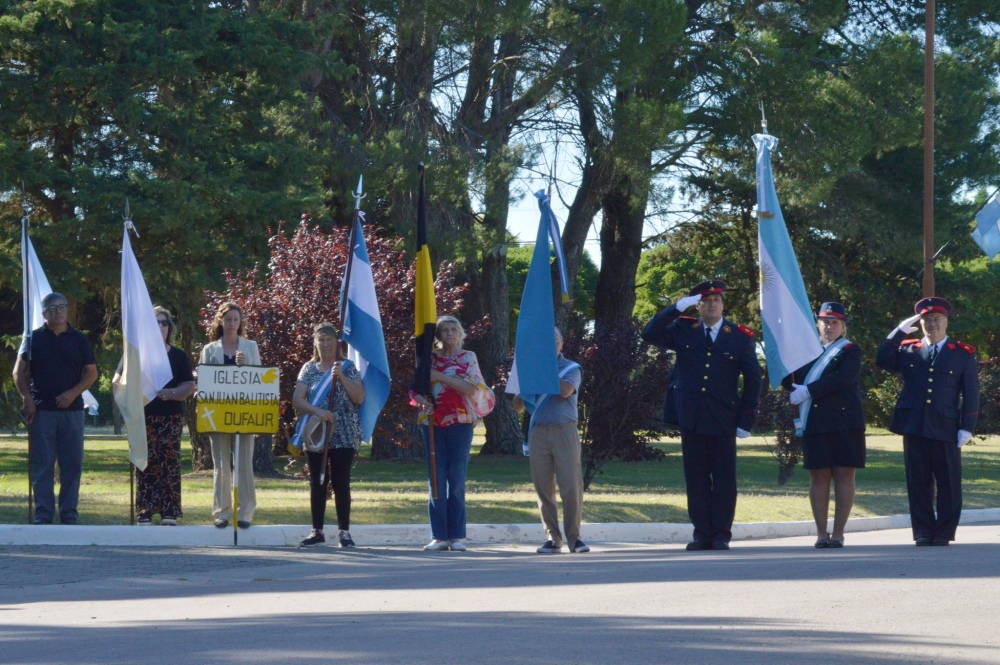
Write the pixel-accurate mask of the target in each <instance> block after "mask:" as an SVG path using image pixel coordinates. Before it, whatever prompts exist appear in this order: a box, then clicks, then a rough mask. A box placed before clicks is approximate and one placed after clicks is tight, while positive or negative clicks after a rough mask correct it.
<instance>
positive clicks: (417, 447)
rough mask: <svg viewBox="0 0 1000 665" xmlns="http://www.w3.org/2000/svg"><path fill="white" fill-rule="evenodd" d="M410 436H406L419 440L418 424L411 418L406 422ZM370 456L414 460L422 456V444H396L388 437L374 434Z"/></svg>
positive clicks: (379, 458)
mask: <svg viewBox="0 0 1000 665" xmlns="http://www.w3.org/2000/svg"><path fill="white" fill-rule="evenodd" d="M406 428H407V430H410V433H411V435H412V436H408V437H407V440H408V441H416V442H419V441H421V435H420V429H419V425H417V423H416V420H415V419H414V418H411V419H410V420H409V421H407V424H406ZM371 458H372V459H375V460H416V459H423V458H424V446H423V444H421V443H416V444H414V445H398V444H397V443H396V442H395V441H393V440H392V439H391V438H390V437H387V436H379V435H377V434H376V435H375V436H373V437H372V452H371Z"/></svg>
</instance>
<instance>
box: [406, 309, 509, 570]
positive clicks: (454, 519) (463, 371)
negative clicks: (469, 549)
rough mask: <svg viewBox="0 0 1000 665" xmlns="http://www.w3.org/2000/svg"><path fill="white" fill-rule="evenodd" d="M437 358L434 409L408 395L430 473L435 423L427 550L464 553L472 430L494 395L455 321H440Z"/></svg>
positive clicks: (433, 380) (489, 408)
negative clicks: (434, 480)
mask: <svg viewBox="0 0 1000 665" xmlns="http://www.w3.org/2000/svg"><path fill="white" fill-rule="evenodd" d="M434 337H435V340H436V341H435V344H434V346H435V349H436V350H435V352H434V358H433V364H432V366H431V393H432V397H433V399H434V401H433V403H431V402H430V401H428V400H427V398H426V397H425V396H423V395H416V394H412V393H411V395H410V397H411V399H412V401H413V403H414V404H416V405H418V406H420V407H421V413H420V417H419V419H418V420H419V422H420V424H421V425H423V426H422V427H421V430H422V431H423V435H424V446H425V448H426V449H427V450H428V455H427V468H428V472H429V471H430V454H429V444H428V435H427V433H428V424H429V423H428V420H429V417H430V416H432V417H433V418H434V449H435V457H436V460H437V465H436V466H437V495H438V498H437V500H436V501H435V500H434V498H433V493H432V494H431V498H430V499H429V500H428V503H427V512H428V513H429V515H430V521H431V533H432V535H433V538H434V539H433V540H431V542H430V543H428V544H427V545H425V546H424V549H425V550H429V551H437V550H446V549H449V548H451V549H452V550H454V551H457V552H461V551H464V550H465V542H464V540H465V476H466V473H467V471H468V468H469V451H470V450H471V448H472V429H473V427H474V426H475V423H476V418H483V417H485V416H487V415H489V413H490V411H492V410H493V401H494V396H493V391H491V390H490V389H489V388H488V387H487V386H486V384H485V383H483V376H482V372H480V371H479V361H477V360H476V354H475V353H473V352H472V351H464V350H463V349H462V340H464V339H465V331H464V330H463V329H462V324H461V323H459V321H458V319H456V318H455V317H454V316H442V317H439V318H438V320H437V328H436V331H435V333H434Z"/></svg>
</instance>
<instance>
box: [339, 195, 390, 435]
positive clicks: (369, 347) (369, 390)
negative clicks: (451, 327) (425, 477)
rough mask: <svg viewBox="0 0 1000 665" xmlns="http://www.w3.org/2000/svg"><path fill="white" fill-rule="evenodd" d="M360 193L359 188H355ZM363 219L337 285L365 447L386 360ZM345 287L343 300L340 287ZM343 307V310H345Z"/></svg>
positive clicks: (383, 391) (382, 397)
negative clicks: (360, 396)
mask: <svg viewBox="0 0 1000 665" xmlns="http://www.w3.org/2000/svg"><path fill="white" fill-rule="evenodd" d="M359 189H360V185H359ZM362 219H363V217H362V216H361V215H359V216H358V219H357V221H356V222H355V228H354V233H353V234H351V235H352V236H353V238H354V246H353V247H352V248H351V252H352V257H351V258H349V259H348V261H347V268H346V270H345V272H344V281H343V282H341V287H340V288H341V291H340V307H341V322H342V324H343V327H344V332H343V334H342V335H341V336H342V337H343V340H344V341H345V342H347V345H348V346H347V357H348V358H349V359H350V360H351V362H353V363H354V366H355V367H357V368H358V372H360V373H361V381H362V383H363V384H364V386H365V401H364V402H362V404H361V406H359V407H358V410H359V411H360V415H361V435H362V438H363V439H364V441H365V442H366V443H371V440H372V432H374V431H375V421H376V420H378V414H379V413H381V411H382V407H383V406H385V403H386V400H388V399H389V385H390V379H389V359H388V356H387V355H386V352H385V334H384V333H383V332H382V316H381V315H380V314H379V311H378V299H377V298H376V297H375V279H374V278H373V277H372V265H371V261H370V260H369V258H368V248H367V247H365V235H364V231H362V228H361V220H362ZM345 286H346V287H347V293H346V298H345V294H344V287H345ZM345 303H346V306H345Z"/></svg>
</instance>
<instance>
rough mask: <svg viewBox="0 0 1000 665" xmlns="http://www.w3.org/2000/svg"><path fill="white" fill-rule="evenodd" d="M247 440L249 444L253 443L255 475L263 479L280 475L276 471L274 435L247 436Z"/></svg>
mask: <svg viewBox="0 0 1000 665" xmlns="http://www.w3.org/2000/svg"><path fill="white" fill-rule="evenodd" d="M241 438H242V437H241ZM246 439H247V441H248V442H250V441H252V442H253V475H255V476H259V477H261V478H274V477H276V476H277V475H278V474H277V473H275V471H274V435H273V434H258V435H257V436H253V435H247V436H246ZM240 443H243V442H242V441H241V442H240Z"/></svg>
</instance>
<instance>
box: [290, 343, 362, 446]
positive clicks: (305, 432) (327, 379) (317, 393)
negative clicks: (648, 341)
mask: <svg viewBox="0 0 1000 665" xmlns="http://www.w3.org/2000/svg"><path fill="white" fill-rule="evenodd" d="M343 362H344V368H345V370H346V368H347V367H350V366H351V361H350V360H345V361H343ZM332 387H333V366H332V365H331V366H330V369H328V370H327V371H326V374H324V375H323V378H322V379H321V380H320V382H319V383H318V384H317V385H316V389H315V390H313V391H312V392H311V393H310V395H309V404H311V405H312V406H317V407H318V406H319V405H320V404H322V403H323V400H325V399H326V397H327V395H329V394H330V390H331V389H332ZM330 406H331V408H332V407H333V405H332V404H331V405H330ZM313 418H315V416H313V415H312V414H309V413H304V414H302V417H301V418H299V421H298V423H296V425H295V434H293V435H292V440H291V441H290V442H289V443H288V445H289V446H290V447H292V448H295V450H296V451H298V452H299V453H301V451H302V450H303V449H306V450H311V451H312V452H319V451H320V450H322V449H318V450H312V448H311V447H310V446H309V445H308V439H309V434H310V433H312V431H313V429H315V428H316V426H317V425H316V424H315V423H313V422H312V420H313ZM324 426H325V425H324ZM320 438H321V440H322V441H323V442H324V443H325V442H326V440H327V439H328V438H329V437H327V436H325V435H324V436H322V437H320Z"/></svg>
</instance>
